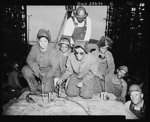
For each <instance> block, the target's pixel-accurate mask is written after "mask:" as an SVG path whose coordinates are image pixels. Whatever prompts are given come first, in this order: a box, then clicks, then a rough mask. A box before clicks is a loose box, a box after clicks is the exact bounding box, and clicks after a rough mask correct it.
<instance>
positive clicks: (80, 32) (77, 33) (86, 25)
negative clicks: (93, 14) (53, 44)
mask: <svg viewBox="0 0 150 122" xmlns="http://www.w3.org/2000/svg"><path fill="white" fill-rule="evenodd" d="M63 35H66V36H70V37H72V38H71V44H74V43H75V41H76V40H83V41H87V42H88V41H89V40H90V37H91V19H90V18H89V17H88V16H87V17H86V19H85V20H84V21H83V22H82V23H79V22H78V21H77V19H76V18H75V17H74V16H72V17H70V18H69V19H68V20H67V22H66V24H65V28H64V32H63Z"/></svg>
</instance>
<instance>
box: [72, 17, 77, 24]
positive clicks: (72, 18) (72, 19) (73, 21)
mask: <svg viewBox="0 0 150 122" xmlns="http://www.w3.org/2000/svg"><path fill="white" fill-rule="evenodd" d="M71 18H72V20H73V23H74V26H77V25H78V23H76V22H75V19H74V17H73V16H71Z"/></svg>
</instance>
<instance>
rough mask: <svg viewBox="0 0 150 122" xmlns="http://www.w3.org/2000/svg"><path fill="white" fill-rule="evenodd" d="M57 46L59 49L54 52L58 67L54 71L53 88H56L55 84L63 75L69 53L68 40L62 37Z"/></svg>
mask: <svg viewBox="0 0 150 122" xmlns="http://www.w3.org/2000/svg"><path fill="white" fill-rule="evenodd" d="M58 46H59V49H56V52H58V56H57V57H56V58H57V59H56V61H58V62H59V63H58V65H59V66H58V69H57V71H56V74H55V78H54V85H55V87H56V82H57V81H58V80H59V78H60V77H61V76H62V75H63V74H64V72H65V70H66V62H67V58H68V56H69V54H70V53H71V48H70V47H71V46H70V40H69V39H68V38H67V37H65V36H62V38H61V40H60V42H59V44H58Z"/></svg>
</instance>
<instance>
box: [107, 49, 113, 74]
mask: <svg viewBox="0 0 150 122" xmlns="http://www.w3.org/2000/svg"><path fill="white" fill-rule="evenodd" d="M106 58H107V63H108V72H107V73H108V74H114V71H115V63H114V58H113V55H112V53H111V52H109V51H108V52H107V54H106Z"/></svg>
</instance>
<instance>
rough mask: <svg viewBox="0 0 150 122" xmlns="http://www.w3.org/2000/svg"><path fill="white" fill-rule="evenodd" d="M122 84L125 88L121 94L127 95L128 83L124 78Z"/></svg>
mask: <svg viewBox="0 0 150 122" xmlns="http://www.w3.org/2000/svg"><path fill="white" fill-rule="evenodd" d="M122 86H123V89H122V93H121V96H122V97H125V96H126V94H127V83H126V82H125V81H124V80H123V81H122Z"/></svg>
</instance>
